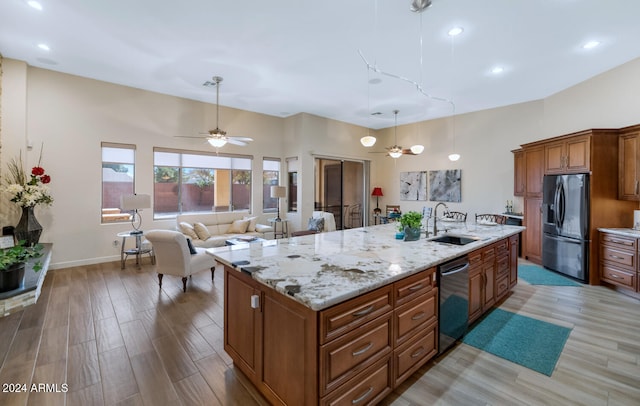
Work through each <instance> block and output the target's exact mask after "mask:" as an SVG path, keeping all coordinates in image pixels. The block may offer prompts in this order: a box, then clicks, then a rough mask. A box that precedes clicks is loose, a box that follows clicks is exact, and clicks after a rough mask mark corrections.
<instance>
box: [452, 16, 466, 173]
mask: <svg viewBox="0 0 640 406" xmlns="http://www.w3.org/2000/svg"><path fill="white" fill-rule="evenodd" d="M463 31H464V29H463V28H462V27H454V28H452V29H451V30H449V33H448V34H449V36H450V37H451V72H452V76H453V72H454V69H455V63H454V38H455V37H456V36H457V35H460V34H462V32H463ZM453 82H454V81H453V80H452V81H451V102H450V103H451V109H452V115H451V133H452V137H451V138H452V144H453V148H452V152H451V153H450V154H449V160H450V161H451V162H455V161H457V160H458V159H460V154H458V153H457V152H455V151H456V103H455V102H454V101H453V93H454V92H453Z"/></svg>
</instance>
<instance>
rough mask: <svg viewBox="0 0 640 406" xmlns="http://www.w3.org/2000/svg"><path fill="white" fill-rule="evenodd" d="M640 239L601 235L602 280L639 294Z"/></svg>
mask: <svg viewBox="0 0 640 406" xmlns="http://www.w3.org/2000/svg"><path fill="white" fill-rule="evenodd" d="M637 261H638V239H637V238H632V237H627V236H621V235H617V234H611V233H601V235H600V278H601V280H602V281H603V282H606V283H608V284H611V285H614V286H616V287H618V288H622V289H625V290H629V291H633V292H638V291H639V286H638V263H637Z"/></svg>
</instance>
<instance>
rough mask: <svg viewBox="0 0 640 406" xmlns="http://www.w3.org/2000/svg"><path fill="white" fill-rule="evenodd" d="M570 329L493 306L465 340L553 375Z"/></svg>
mask: <svg viewBox="0 0 640 406" xmlns="http://www.w3.org/2000/svg"><path fill="white" fill-rule="evenodd" d="M569 333H571V329H569V328H566V327H561V326H558V325H555V324H551V323H547V322H545V321H541V320H536V319H532V318H531V317H526V316H521V315H518V314H515V313H511V312H507V311H504V310H501V309H494V310H493V311H491V312H490V313H489V314H487V315H486V316H485V317H484V318H483V319H482V320H481V321H480V322H479V323H478V324H476V325H475V326H474V327H473V329H471V330H470V331H469V332H468V333H467V335H466V336H465V337H464V338H463V340H462V342H463V343H465V344H468V345H471V346H473V347H476V348H479V349H481V350H483V351H486V352H488V353H491V354H493V355H496V356H498V357H500V358H504V359H506V360H509V361H511V362H514V363H516V364H519V365H522V366H524V367H527V368H529V369H533V370H534V371H537V372H540V373H541V374H545V375H547V376H551V373H552V372H553V370H554V368H555V367H556V363H557V362H558V358H559V357H560V353H562V349H563V348H564V344H565V342H566V341H567V338H568V337H569Z"/></svg>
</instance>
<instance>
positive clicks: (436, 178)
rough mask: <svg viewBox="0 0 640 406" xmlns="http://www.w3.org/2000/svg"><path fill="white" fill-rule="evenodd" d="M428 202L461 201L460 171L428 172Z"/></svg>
mask: <svg viewBox="0 0 640 406" xmlns="http://www.w3.org/2000/svg"><path fill="white" fill-rule="evenodd" d="M429 200H431V201H432V202H460V201H462V169H448V170H440V171H429Z"/></svg>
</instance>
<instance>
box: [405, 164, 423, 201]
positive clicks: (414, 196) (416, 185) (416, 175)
mask: <svg viewBox="0 0 640 406" xmlns="http://www.w3.org/2000/svg"><path fill="white" fill-rule="evenodd" d="M400 200H427V171H421V172H400Z"/></svg>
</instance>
